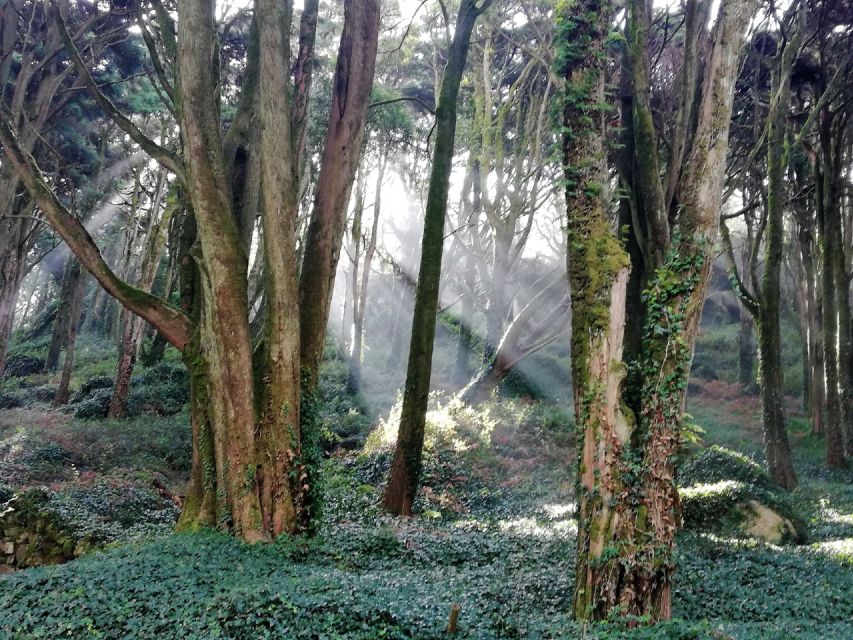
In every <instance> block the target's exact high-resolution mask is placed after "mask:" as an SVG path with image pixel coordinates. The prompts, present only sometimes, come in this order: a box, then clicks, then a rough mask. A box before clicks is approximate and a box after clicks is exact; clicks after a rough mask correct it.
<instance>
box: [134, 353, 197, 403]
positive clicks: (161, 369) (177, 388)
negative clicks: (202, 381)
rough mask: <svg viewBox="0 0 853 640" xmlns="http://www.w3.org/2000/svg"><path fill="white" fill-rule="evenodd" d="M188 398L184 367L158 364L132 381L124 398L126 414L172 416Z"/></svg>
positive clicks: (163, 363)
mask: <svg viewBox="0 0 853 640" xmlns="http://www.w3.org/2000/svg"><path fill="white" fill-rule="evenodd" d="M189 399H190V387H189V379H188V378H187V372H186V368H185V367H184V366H183V365H181V364H180V363H171V362H161V363H159V364H157V365H155V366H154V367H151V368H150V369H148V370H147V371H145V372H144V373H142V374H141V375H139V376H137V377H134V378H133V381H132V382H131V385H130V394H129V395H128V398H127V414H128V415H129V416H136V415H141V414H144V413H155V414H157V415H163V416H167V415H174V414H176V413H179V412H180V411H181V409H182V408H183V407H184V406H185V405H186V404H187V403H188V402H189Z"/></svg>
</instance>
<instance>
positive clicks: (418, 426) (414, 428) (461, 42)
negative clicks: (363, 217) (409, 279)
mask: <svg viewBox="0 0 853 640" xmlns="http://www.w3.org/2000/svg"><path fill="white" fill-rule="evenodd" d="M489 4H491V2H490V0H479V1H478V0H462V1H461V2H460V4H459V13H458V14H457V17H456V28H455V30H454V32H453V40H452V41H451V42H450V46H449V50H448V52H447V64H446V65H445V67H444V73H443V75H442V79H441V91H440V93H439V98H438V103H437V106H436V110H435V148H434V149H433V155H432V168H431V171H430V179H429V192H428V195H427V202H426V211H425V217H424V233H423V239H422V243H421V262H420V268H419V271H418V284H417V290H416V292H415V311H414V315H413V316H412V334H411V340H410V344H409V360H408V365H407V368H406V383H405V390H404V392H403V408H402V412H401V414H400V428H399V431H398V434H397V445H396V448H395V450H394V458H393V461H392V463H391V472H390V475H389V477H388V483H387V484H386V485H385V491H384V493H383V495H382V504H383V506H384V507H385V509H386V510H388V511H390V512H391V513H394V514H398V515H400V514H403V515H411V513H412V505H413V504H414V501H415V495H416V494H417V490H418V483H419V481H420V472H421V462H422V461H421V454H422V451H423V442H424V429H425V426H426V412H427V401H428V399H429V382H430V374H431V369H432V350H433V339H434V337H435V322H436V313H437V312H438V289H439V284H440V282H441V257H442V253H443V250H444V220H445V217H446V215H447V194H448V191H449V188H450V173H451V170H452V168H453V147H454V142H455V136H456V102H457V98H458V96H459V85H460V83H461V81H462V73H463V71H464V69H465V59H466V57H467V55H468V47H469V45H470V41H471V33H472V31H473V30H474V24H475V23H476V21H477V18H478V17H479V16H480V15H481V14H482V13H483V12H484V11H485V10H486V9H487V8H488V6H489Z"/></svg>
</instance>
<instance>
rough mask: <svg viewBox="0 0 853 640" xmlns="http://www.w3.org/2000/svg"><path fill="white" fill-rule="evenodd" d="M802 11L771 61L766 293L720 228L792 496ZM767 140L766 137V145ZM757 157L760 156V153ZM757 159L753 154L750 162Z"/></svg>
mask: <svg viewBox="0 0 853 640" xmlns="http://www.w3.org/2000/svg"><path fill="white" fill-rule="evenodd" d="M798 8H799V4H798V3H797V4H794V5H792V7H791V10H790V12H789V16H788V27H789V29H793V31H791V32H790V33H784V34H780V38H781V40H782V41H781V42H780V43H779V44H778V45H777V50H778V52H777V53H776V55H775V56H774V60H773V61H772V70H771V81H770V85H769V102H770V107H769V112H768V114H767V116H766V121H765V122H766V124H765V131H766V139H767V144H766V147H767V150H766V158H767V161H766V168H767V188H766V196H764V198H763V200H764V201H765V202H766V211H765V212H764V219H763V221H762V234H761V235H759V237H758V238H757V239H756V243H760V242H761V240H762V237H763V239H764V272H763V277H762V281H761V288H760V290H759V291H757V292H756V293H755V294H752V293H750V292H749V291H748V290H747V288H746V285H745V284H744V280H743V279H742V278H741V276H740V275H739V274H738V271H737V265H736V264H735V261H734V254H733V250H732V247H731V241H730V240H729V238H728V230H727V227H726V223H725V222H722V227H721V229H722V237H723V241H724V244H725V245H726V247H727V252H728V254H729V261H730V263H731V266H732V270H733V274H734V279H735V283H736V285H737V286H736V288H735V290H736V292H737V293H738V295H739V297H740V298H741V301H742V302H743V304H744V306H745V307H746V309H747V310H748V311H749V312H750V313H751V314H752V315H753V317H754V318H755V320H756V323H757V325H758V336H759V339H758V351H759V357H760V361H761V400H762V424H763V426H764V452H765V457H766V459H767V470H768V472H769V473H770V477H772V478H773V480H774V482H776V483H777V484H778V485H779V486H781V487H783V488H785V489H788V490H791V489H793V488H794V487H796V485H797V476H796V474H795V473H794V467H793V462H792V460H791V447H790V445H789V443H788V434H787V431H786V426H785V413H784V407H783V397H782V394H783V378H784V370H783V368H782V338H781V329H780V322H781V318H780V298H781V272H782V261H783V250H784V219H785V216H784V214H785V204H786V201H787V196H786V189H785V182H784V177H785V171H786V169H787V168H788V164H789V154H788V152H787V146H786V137H787V127H786V124H785V119H786V116H787V113H788V111H789V109H790V103H791V72H792V68H793V64H794V61H795V56H796V54H797V52H798V50H799V48H800V43H801V41H802V35H803V34H802V28H803V27H802V25H801V23H802V24H804V20H803V17H804V16H805V11H804V10H802V11H800V10H798ZM764 137H765V136H764V134H762V136H761V139H762V142H763V139H764ZM759 144H761V143H759ZM755 151H758V148H757V147H756V148H755ZM753 153H754V152H752V153H750V158H751V157H752V155H753ZM745 171H749V168H748V167H747V168H746V169H745ZM756 182H758V181H757V180H756ZM758 189H761V187H758ZM756 249H757V247H756V248H753V247H750V251H752V252H755V253H757V250H756ZM756 280H757V278H756Z"/></svg>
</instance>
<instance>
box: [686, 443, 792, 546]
mask: <svg viewBox="0 0 853 640" xmlns="http://www.w3.org/2000/svg"><path fill="white" fill-rule="evenodd" d="M681 485H682V486H681V489H680V490H679V494H680V496H681V504H682V519H683V524H684V528H685V529H691V530H694V531H704V532H712V533H717V534H722V535H732V536H735V537H749V538H757V539H761V540H764V541H766V542H770V543H773V544H786V543H802V542H805V540H806V528H805V524H804V522H803V520H802V518H801V517H800V516H799V514H797V513H796V510H795V509H794V508H793V506H792V505H791V502H790V500H789V499H788V497H787V495H786V494H785V493H784V492H783V491H782V490H781V489H779V488H778V487H776V485H774V484H773V482H772V481H771V480H770V477H769V476H768V475H767V474H766V473H765V472H764V470H763V469H762V468H761V467H760V466H759V465H758V464H756V463H755V462H754V461H752V460H750V459H749V458H747V457H746V456H744V455H742V454H740V453H737V452H736V451H731V450H729V449H724V448H723V447H710V448H708V449H705V450H703V451H702V452H701V453H699V454H698V455H696V456H695V457H693V458H692V459H690V460H688V461H687V462H686V463H685V464H684V465H683V467H682V469H681Z"/></svg>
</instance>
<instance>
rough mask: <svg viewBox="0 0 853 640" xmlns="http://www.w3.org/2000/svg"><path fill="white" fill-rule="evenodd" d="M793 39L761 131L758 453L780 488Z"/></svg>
mask: <svg viewBox="0 0 853 640" xmlns="http://www.w3.org/2000/svg"><path fill="white" fill-rule="evenodd" d="M798 43H799V38H794V39H793V40H792V41H791V42H789V43H788V44H787V45H786V46H785V48H784V49H783V50H782V51H781V52H780V54H779V56H778V65H777V67H776V68H775V69H774V70H773V74H772V76H773V79H772V81H771V95H773V96H774V98H775V100H774V103H773V104H772V105H771V108H770V113H769V115H768V127H767V212H766V229H765V233H764V236H765V242H764V274H763V279H762V286H761V296H760V312H759V314H758V320H759V322H758V334H759V335H758V350H759V357H760V360H761V409H762V411H761V414H762V424H763V427H764V454H765V457H766V459H767V470H768V472H769V473H770V477H771V478H773V481H774V482H776V484H778V485H779V486H781V487H784V488H785V489H788V490H791V489H793V488H794V487H795V486H797V476H796V474H795V473H794V467H793V463H792V461H791V447H790V445H789V444H788V433H787V431H786V425H785V412H784V408H783V400H784V369H783V368H782V336H781V328H780V322H781V318H780V312H781V304H780V295H781V271H782V258H783V251H784V244H785V238H784V226H785V199H786V197H785V194H786V190H785V169H786V168H787V165H788V153H787V151H786V149H785V137H786V126H785V116H786V114H787V112H788V109H789V103H790V71H789V69H790V67H791V65H792V63H793V60H794V53H795V52H796V50H797V49H798V47H799V44H798Z"/></svg>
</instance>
